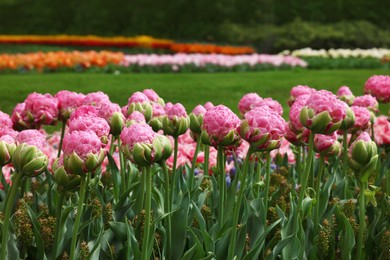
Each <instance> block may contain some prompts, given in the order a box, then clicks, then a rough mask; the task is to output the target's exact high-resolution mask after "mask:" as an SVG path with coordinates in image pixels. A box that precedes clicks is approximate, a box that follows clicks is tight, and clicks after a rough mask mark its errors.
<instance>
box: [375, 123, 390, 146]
mask: <svg viewBox="0 0 390 260" xmlns="http://www.w3.org/2000/svg"><path fill="white" fill-rule="evenodd" d="M374 136H375V142H376V143H377V144H378V146H382V145H390V122H389V121H388V120H387V117H386V116H378V117H377V118H376V119H375V123H374Z"/></svg>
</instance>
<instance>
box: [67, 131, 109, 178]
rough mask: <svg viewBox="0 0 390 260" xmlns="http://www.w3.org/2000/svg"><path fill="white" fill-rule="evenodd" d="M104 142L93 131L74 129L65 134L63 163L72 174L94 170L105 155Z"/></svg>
mask: <svg viewBox="0 0 390 260" xmlns="http://www.w3.org/2000/svg"><path fill="white" fill-rule="evenodd" d="M102 147H103V143H102V142H101V141H100V138H99V137H98V136H97V135H96V134H95V133H94V132H92V131H73V132H72V133H68V134H66V135H65V137H64V140H63V145H62V150H63V151H64V153H63V164H64V167H65V169H66V170H67V171H68V173H70V174H78V175H80V174H85V173H88V172H92V171H94V170H95V169H96V168H97V167H98V166H99V165H100V164H101V163H102V162H103V159H104V156H105V153H104V149H103V148H102Z"/></svg>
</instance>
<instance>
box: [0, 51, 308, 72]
mask: <svg viewBox="0 0 390 260" xmlns="http://www.w3.org/2000/svg"><path fill="white" fill-rule="evenodd" d="M306 66H307V64H306V63H305V62H304V61H302V60H301V59H299V58H296V57H292V56H281V55H265V54H251V55H236V56H230V55H216V54H209V55H206V54H174V55H157V54H139V55H124V54H123V53H121V52H108V51H102V52H95V51H89V52H78V51H74V52H48V53H28V54H15V55H11V54H3V55H0V71H15V72H18V71H19V72H26V71H38V72H42V71H48V72H49V71H58V70H68V71H75V70H76V71H82V70H88V69H95V70H96V69H99V68H100V69H101V71H106V70H108V69H109V70H110V71H115V70H118V71H123V72H126V71H129V72H177V71H187V72H191V71H210V72H214V71H231V70H238V71H248V70H261V69H275V68H294V67H306Z"/></svg>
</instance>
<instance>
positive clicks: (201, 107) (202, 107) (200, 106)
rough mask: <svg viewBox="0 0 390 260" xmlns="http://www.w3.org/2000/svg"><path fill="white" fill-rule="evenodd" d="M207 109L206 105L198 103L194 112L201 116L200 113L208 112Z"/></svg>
mask: <svg viewBox="0 0 390 260" xmlns="http://www.w3.org/2000/svg"><path fill="white" fill-rule="evenodd" d="M206 112H207V110H206V108H205V107H204V106H202V105H197V106H196V107H195V108H194V109H193V110H192V112H191V113H192V114H194V115H195V116H199V115H204V114H206Z"/></svg>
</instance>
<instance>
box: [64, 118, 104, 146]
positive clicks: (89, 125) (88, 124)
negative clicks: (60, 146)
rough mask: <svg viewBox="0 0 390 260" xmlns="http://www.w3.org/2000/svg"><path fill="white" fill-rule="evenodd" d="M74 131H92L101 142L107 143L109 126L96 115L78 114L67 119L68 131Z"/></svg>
mask: <svg viewBox="0 0 390 260" xmlns="http://www.w3.org/2000/svg"><path fill="white" fill-rule="evenodd" d="M75 131H91V132H94V133H95V134H96V135H97V136H98V137H99V138H100V139H101V140H102V142H103V143H107V137H108V135H109V133H110V126H109V125H108V123H107V121H106V120H104V119H103V118H101V117H97V116H80V117H78V118H75V119H73V120H70V121H69V133H72V132H75Z"/></svg>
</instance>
